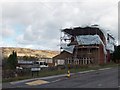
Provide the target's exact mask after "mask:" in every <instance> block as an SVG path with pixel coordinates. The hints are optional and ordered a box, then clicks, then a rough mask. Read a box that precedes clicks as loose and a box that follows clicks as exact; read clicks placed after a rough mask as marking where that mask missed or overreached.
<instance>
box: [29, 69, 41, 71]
mask: <svg viewBox="0 0 120 90" xmlns="http://www.w3.org/2000/svg"><path fill="white" fill-rule="evenodd" d="M40 70H41V68H31V71H40Z"/></svg>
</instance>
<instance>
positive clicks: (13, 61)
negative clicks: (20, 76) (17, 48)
mask: <svg viewBox="0 0 120 90" xmlns="http://www.w3.org/2000/svg"><path fill="white" fill-rule="evenodd" d="M7 64H8V67H9V69H11V70H15V69H16V66H17V64H18V61H17V53H16V52H14V51H13V52H12V54H10V55H9V57H8V60H7Z"/></svg>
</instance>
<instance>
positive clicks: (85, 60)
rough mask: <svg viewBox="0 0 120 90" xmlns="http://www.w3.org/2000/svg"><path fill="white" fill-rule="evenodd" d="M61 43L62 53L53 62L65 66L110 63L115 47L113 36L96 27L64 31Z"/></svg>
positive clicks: (62, 31) (66, 29)
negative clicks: (60, 61) (59, 62)
mask: <svg viewBox="0 0 120 90" xmlns="http://www.w3.org/2000/svg"><path fill="white" fill-rule="evenodd" d="M60 41H61V44H60V46H61V47H60V49H61V53H60V54H59V55H57V56H55V57H53V60H54V61H55V62H56V63H58V61H59V60H64V63H63V64H66V63H68V64H78V65H79V64H80V65H84V64H103V63H108V62H110V59H111V58H110V54H111V53H113V52H114V46H115V39H114V38H113V36H112V35H110V34H109V33H106V32H105V30H103V29H101V28H100V27H98V26H96V25H93V26H86V27H74V28H65V29H62V30H61V39H60Z"/></svg>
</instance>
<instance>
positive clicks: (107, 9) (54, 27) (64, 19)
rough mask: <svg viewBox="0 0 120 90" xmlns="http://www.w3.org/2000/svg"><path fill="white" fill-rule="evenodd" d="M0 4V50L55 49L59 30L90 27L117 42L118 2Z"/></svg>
mask: <svg viewBox="0 0 120 90" xmlns="http://www.w3.org/2000/svg"><path fill="white" fill-rule="evenodd" d="M0 4H1V5H0V12H1V13H2V14H0V21H1V22H2V23H0V27H1V31H0V34H1V38H0V42H1V43H0V47H22V48H31V49H42V50H59V44H60V30H61V29H64V28H70V27H75V26H85V25H92V24H98V25H100V26H101V27H102V28H104V29H105V30H106V31H107V32H110V33H111V34H112V35H113V36H114V37H115V39H116V41H117V42H118V40H117V38H118V0H3V1H0Z"/></svg>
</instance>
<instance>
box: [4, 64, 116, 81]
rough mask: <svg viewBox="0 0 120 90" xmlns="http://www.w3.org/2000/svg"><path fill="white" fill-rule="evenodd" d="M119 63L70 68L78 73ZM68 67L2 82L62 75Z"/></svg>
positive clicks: (114, 65)
mask: <svg viewBox="0 0 120 90" xmlns="http://www.w3.org/2000/svg"><path fill="white" fill-rule="evenodd" d="M117 66H118V64H115V63H109V64H102V65H96V66H81V67H79V68H72V69H70V72H71V73H77V72H80V71H87V70H98V69H100V68H109V67H117ZM66 73H67V69H61V70H53V71H40V72H39V75H38V76H37V73H35V74H34V77H32V73H30V74H29V75H26V76H18V77H14V78H7V79H2V82H3V83H5V82H11V81H19V80H24V79H32V78H39V77H46V76H52V75H60V74H66Z"/></svg>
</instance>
